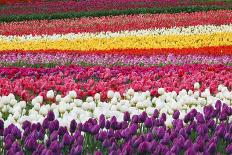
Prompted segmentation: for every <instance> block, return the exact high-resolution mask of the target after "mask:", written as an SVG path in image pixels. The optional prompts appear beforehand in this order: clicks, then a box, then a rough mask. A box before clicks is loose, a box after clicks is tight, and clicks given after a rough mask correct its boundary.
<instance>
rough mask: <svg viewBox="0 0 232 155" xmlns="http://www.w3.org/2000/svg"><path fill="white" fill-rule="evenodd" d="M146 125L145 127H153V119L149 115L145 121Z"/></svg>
mask: <svg viewBox="0 0 232 155" xmlns="http://www.w3.org/2000/svg"><path fill="white" fill-rule="evenodd" d="M144 125H145V127H147V128H151V127H152V126H153V122H152V119H151V118H149V117H147V118H146V120H145V122H144Z"/></svg>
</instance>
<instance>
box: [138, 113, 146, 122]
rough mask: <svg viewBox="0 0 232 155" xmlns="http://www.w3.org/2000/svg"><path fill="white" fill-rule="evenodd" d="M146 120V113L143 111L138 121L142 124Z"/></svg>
mask: <svg viewBox="0 0 232 155" xmlns="http://www.w3.org/2000/svg"><path fill="white" fill-rule="evenodd" d="M146 118H147V113H146V112H145V111H143V112H142V114H140V115H139V121H140V122H144V121H145V120H146Z"/></svg>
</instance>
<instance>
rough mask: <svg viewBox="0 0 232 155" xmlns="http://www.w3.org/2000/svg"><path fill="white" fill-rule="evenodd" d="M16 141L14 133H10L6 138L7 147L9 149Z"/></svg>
mask: <svg viewBox="0 0 232 155" xmlns="http://www.w3.org/2000/svg"><path fill="white" fill-rule="evenodd" d="M14 141H15V138H14V137H13V135H11V134H8V135H7V136H6V137H5V138H4V143H5V148H6V149H7V150H8V149H9V148H10V147H11V145H12V144H13V142H14Z"/></svg>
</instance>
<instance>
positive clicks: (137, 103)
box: [0, 83, 232, 129]
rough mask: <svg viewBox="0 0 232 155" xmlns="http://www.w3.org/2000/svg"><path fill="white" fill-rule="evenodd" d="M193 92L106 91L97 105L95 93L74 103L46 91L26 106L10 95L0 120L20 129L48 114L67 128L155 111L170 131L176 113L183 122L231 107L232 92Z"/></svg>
mask: <svg viewBox="0 0 232 155" xmlns="http://www.w3.org/2000/svg"><path fill="white" fill-rule="evenodd" d="M194 88H195V91H192V90H189V91H186V90H185V89H183V90H181V91H180V92H179V94H177V93H176V92H175V91H172V92H165V90H164V88H159V89H158V96H157V97H152V96H151V93H150V92H149V91H146V92H135V91H134V90H133V89H129V90H128V91H127V92H126V93H124V94H123V95H122V96H121V95H120V93H119V92H113V91H112V90H110V91H108V92H107V100H106V101H105V102H104V101H103V102H102V101H101V94H99V93H97V94H95V95H94V97H92V96H88V97H86V99H85V100H81V99H77V93H76V92H75V91H69V92H68V94H67V95H66V96H64V97H62V96H61V95H59V94H55V92H54V91H53V90H49V91H48V92H47V94H46V98H44V97H43V96H37V97H35V98H34V99H32V100H31V101H29V102H25V101H17V99H16V97H15V96H14V95H13V94H9V95H8V96H2V97H1V98H0V117H1V118H4V119H5V126H6V127H7V126H8V125H10V124H11V123H13V124H15V125H16V126H18V127H19V129H21V128H20V126H21V125H22V123H23V122H24V121H25V120H29V121H31V122H40V123H42V121H43V120H44V117H45V116H46V115H47V114H48V112H49V111H50V110H52V111H53V112H54V116H55V118H56V119H57V120H58V121H59V123H60V124H61V125H62V126H69V125H70V123H71V120H73V119H75V120H76V122H78V123H79V122H82V123H84V122H85V121H87V120H88V119H89V118H99V116H100V115H102V114H104V115H105V117H106V118H110V117H113V116H115V117H117V119H118V120H119V121H123V113H124V112H126V111H127V112H128V113H129V114H131V115H139V114H141V113H142V112H144V111H146V113H147V114H148V115H149V116H151V115H152V113H153V111H154V110H155V109H157V110H159V111H160V112H161V113H165V114H166V115H167V121H166V122H165V125H166V126H168V127H171V126H172V124H171V122H172V121H173V118H172V114H173V113H174V112H175V111H176V110H178V111H179V112H180V118H181V119H183V118H184V116H185V115H186V114H187V113H188V112H189V111H190V110H191V109H196V110H198V111H199V112H203V108H204V106H206V105H214V104H215V103H216V102H217V101H218V100H220V101H223V103H226V104H227V105H232V92H230V91H229V90H228V89H227V88H226V87H224V86H222V85H220V86H219V87H218V93H217V94H214V95H213V94H211V93H210V90H209V89H205V90H204V91H203V92H201V93H200V91H199V88H200V84H199V83H195V84H194Z"/></svg>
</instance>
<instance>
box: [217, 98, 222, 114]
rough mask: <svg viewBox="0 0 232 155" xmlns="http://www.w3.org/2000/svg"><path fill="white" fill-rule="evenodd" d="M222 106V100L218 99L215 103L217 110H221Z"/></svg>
mask: <svg viewBox="0 0 232 155" xmlns="http://www.w3.org/2000/svg"><path fill="white" fill-rule="evenodd" d="M221 107H222V102H221V101H220V100H217V101H216V103H215V108H216V110H218V111H219V112H220V111H221Z"/></svg>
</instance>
